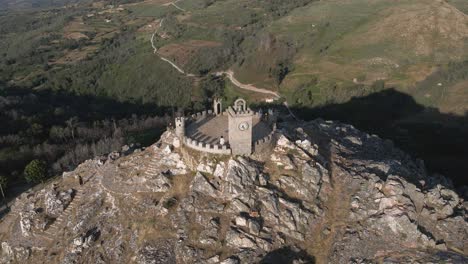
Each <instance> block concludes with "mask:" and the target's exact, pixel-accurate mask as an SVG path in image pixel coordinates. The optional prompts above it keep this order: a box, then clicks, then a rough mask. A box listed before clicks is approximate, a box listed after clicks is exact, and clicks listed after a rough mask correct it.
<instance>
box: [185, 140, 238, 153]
mask: <svg viewBox="0 0 468 264" xmlns="http://www.w3.org/2000/svg"><path fill="white" fill-rule="evenodd" d="M184 145H185V146H187V147H189V148H191V149H194V150H198V151H202V152H207V153H212V154H221V155H231V149H230V148H228V147H227V146H226V145H223V146H221V145H219V144H215V145H212V144H207V143H204V142H201V141H197V140H195V139H191V138H189V137H184Z"/></svg>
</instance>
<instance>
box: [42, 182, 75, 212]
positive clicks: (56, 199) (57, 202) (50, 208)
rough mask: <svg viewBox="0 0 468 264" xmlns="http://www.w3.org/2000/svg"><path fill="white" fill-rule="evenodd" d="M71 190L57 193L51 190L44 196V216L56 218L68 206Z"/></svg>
mask: <svg viewBox="0 0 468 264" xmlns="http://www.w3.org/2000/svg"><path fill="white" fill-rule="evenodd" d="M72 194H73V190H72V189H69V190H67V191H61V192H57V190H54V189H51V190H49V191H47V192H46V194H45V209H46V214H47V215H49V216H51V217H54V218H57V217H58V216H60V214H61V213H63V211H64V210H65V208H66V207H67V206H68V205H69V204H70V202H71V200H72Z"/></svg>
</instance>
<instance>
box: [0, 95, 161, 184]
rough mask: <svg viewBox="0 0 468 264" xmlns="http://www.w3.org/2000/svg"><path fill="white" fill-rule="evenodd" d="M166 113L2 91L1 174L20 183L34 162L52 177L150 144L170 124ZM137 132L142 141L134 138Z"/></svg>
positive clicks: (84, 99)
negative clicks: (91, 160) (136, 145)
mask: <svg viewBox="0 0 468 264" xmlns="http://www.w3.org/2000/svg"><path fill="white" fill-rule="evenodd" d="M132 112H133V113H134V114H130V113H132ZM164 112H167V111H165V110H164V109H161V108H156V107H155V106H154V105H148V106H145V105H136V104H128V103H127V104H126V103H117V102H115V101H112V100H108V99H99V98H91V97H77V96H73V95H66V94H54V93H49V92H42V93H31V92H29V91H27V90H24V91H23V90H18V89H17V88H16V89H5V88H0V122H1V123H2V126H0V175H3V176H4V177H6V179H7V180H8V182H10V183H15V182H18V181H21V180H22V179H25V178H23V177H22V176H27V175H26V174H25V173H24V172H23V170H24V168H25V166H26V165H27V164H28V163H29V162H31V161H34V160H39V161H41V164H43V163H44V164H46V167H47V175H48V176H50V175H56V174H57V173H60V172H61V171H63V170H70V169H72V168H73V167H74V166H76V165H77V164H79V163H81V162H83V161H84V160H86V159H89V158H92V157H94V156H99V155H104V154H107V153H109V152H112V151H117V150H120V149H121V148H122V146H123V145H125V144H129V143H132V142H134V143H138V142H142V141H146V142H142V143H145V144H150V143H152V142H154V141H155V140H156V139H157V138H158V136H159V134H160V132H161V131H162V130H163V129H164V128H165V126H166V124H167V123H168V120H169V119H168V117H164V115H163V113H164ZM158 115H159V116H158ZM148 132H149V133H148ZM141 133H147V136H146V138H141V137H140V138H137V139H135V136H137V137H138V135H139V134H141ZM33 178H34V177H33ZM32 181H36V180H32Z"/></svg>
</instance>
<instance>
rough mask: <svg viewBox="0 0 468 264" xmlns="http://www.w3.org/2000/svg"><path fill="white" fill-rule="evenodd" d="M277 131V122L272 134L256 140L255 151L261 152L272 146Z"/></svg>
mask: <svg viewBox="0 0 468 264" xmlns="http://www.w3.org/2000/svg"><path fill="white" fill-rule="evenodd" d="M275 132H276V124H273V129H272V131H271V132H270V134H268V135H267V136H265V137H263V138H261V139H259V140H257V141H255V142H254V146H253V147H254V151H255V152H259V151H262V150H264V149H266V148H267V147H269V146H271V144H272V142H273V140H274V136H275Z"/></svg>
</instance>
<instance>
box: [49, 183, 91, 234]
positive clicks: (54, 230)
mask: <svg viewBox="0 0 468 264" xmlns="http://www.w3.org/2000/svg"><path fill="white" fill-rule="evenodd" d="M81 197H82V190H81V188H79V189H76V194H75V196H74V197H73V200H72V201H71V202H70V204H69V205H68V206H67V208H66V209H65V210H64V211H63V212H62V214H61V215H60V216H59V217H58V218H57V219H56V220H55V222H54V223H53V224H52V225H50V226H49V228H47V230H45V231H44V235H43V236H44V237H48V239H49V240H53V237H54V236H55V234H56V233H57V232H58V231H59V229H60V228H61V227H62V225H63V223H64V220H65V219H66V218H68V216H70V213H71V212H72V211H73V209H75V207H76V205H77V204H78V202H79V201H80V200H81Z"/></svg>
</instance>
